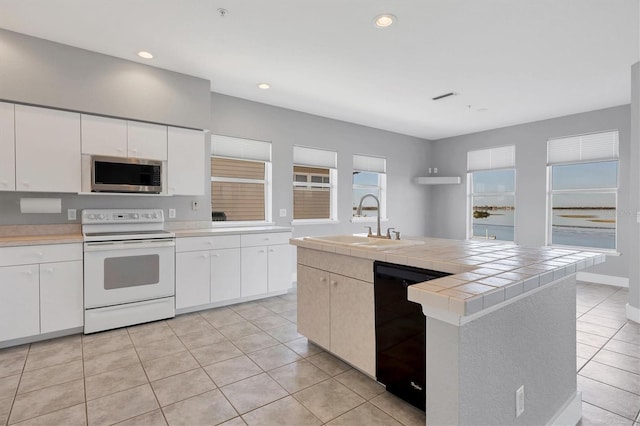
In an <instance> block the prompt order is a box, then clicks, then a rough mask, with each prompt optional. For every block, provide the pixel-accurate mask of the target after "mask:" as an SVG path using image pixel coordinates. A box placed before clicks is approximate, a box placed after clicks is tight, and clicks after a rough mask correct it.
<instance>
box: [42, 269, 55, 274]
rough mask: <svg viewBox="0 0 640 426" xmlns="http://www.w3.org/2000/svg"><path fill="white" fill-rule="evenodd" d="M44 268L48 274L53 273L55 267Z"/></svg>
mask: <svg viewBox="0 0 640 426" xmlns="http://www.w3.org/2000/svg"><path fill="white" fill-rule="evenodd" d="M42 270H43V271H44V272H46V273H48V274H51V273H53V268H42Z"/></svg>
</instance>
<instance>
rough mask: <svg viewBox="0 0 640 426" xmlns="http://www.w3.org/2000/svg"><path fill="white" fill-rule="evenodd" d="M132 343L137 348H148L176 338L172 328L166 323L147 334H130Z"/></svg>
mask: <svg viewBox="0 0 640 426" xmlns="http://www.w3.org/2000/svg"><path fill="white" fill-rule="evenodd" d="M130 337H131V341H132V342H133V344H134V345H135V346H136V347H141V346H147V345H149V344H151V343H153V342H158V341H160V340H167V339H172V338H175V337H176V334H175V333H174V332H173V330H172V329H171V327H169V326H168V325H167V324H165V323H164V322H163V323H161V324H159V325H156V326H155V327H153V328H151V329H150V330H149V331H146V332H135V333H130Z"/></svg>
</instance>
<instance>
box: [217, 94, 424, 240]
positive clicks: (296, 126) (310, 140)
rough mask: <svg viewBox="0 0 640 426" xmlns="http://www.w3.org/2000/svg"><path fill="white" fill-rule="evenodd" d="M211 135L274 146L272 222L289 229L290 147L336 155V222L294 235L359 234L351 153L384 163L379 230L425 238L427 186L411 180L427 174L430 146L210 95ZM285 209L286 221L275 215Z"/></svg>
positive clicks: (304, 227)
mask: <svg viewBox="0 0 640 426" xmlns="http://www.w3.org/2000/svg"><path fill="white" fill-rule="evenodd" d="M211 105H212V108H211V113H212V119H211V122H212V125H211V133H212V134H221V135H227V136H235V137H241V138H249V139H258V140H263V141H269V142H271V143H272V154H273V155H272V156H273V219H274V221H275V222H276V224H277V225H282V226H290V225H291V219H292V211H293V190H292V173H293V145H305V146H310V147H318V148H325V149H332V150H336V151H337V152H338V219H339V221H340V223H338V224H322V225H300V226H296V227H295V230H294V235H295V236H303V235H319V234H338V233H352V232H362V231H363V226H364V225H365V224H362V223H351V222H350V220H351V212H352V210H351V209H352V191H351V177H352V170H353V159H352V155H353V154H370V155H376V156H382V157H385V158H386V159H387V187H388V195H387V216H388V217H389V222H387V223H383V225H382V227H383V228H385V229H386V228H387V227H388V226H391V227H396V228H397V229H398V230H400V231H401V232H402V233H403V235H424V234H425V233H426V232H427V230H428V228H429V221H430V218H429V216H428V215H426V214H425V209H426V208H428V206H429V188H428V187H426V186H421V185H414V184H413V183H411V179H412V178H413V177H415V176H419V175H422V174H424V173H425V172H426V170H427V163H428V159H429V153H430V145H429V142H428V141H426V140H424V139H418V138H414V137H410V136H404V135H400V134H397V133H391V132H387V131H383V130H377V129H373V128H370V127H364V126H359V125H356V124H351V123H347V122H343V121H337V120H332V119H328V118H323V117H318V116H314V115H310V114H305V113H301V112H297V111H292V110H288V109H283V108H278V107H273V106H269V105H265V104H260V103H256V102H251V101H247V100H244V99H240V98H234V97H230V96H226V95H221V94H216V93H213V94H212V95H211ZM280 209H287V217H285V218H281V217H279V215H278V212H279V210H280Z"/></svg>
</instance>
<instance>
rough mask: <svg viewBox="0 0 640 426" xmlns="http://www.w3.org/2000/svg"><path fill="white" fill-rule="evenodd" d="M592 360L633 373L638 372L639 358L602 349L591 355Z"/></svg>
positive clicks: (639, 368) (639, 366)
mask: <svg viewBox="0 0 640 426" xmlns="http://www.w3.org/2000/svg"><path fill="white" fill-rule="evenodd" d="M593 360H594V361H598V362H600V363H602V364H607V365H610V366H612V367H616V368H619V369H621V370H625V371H629V372H631V373H634V374H640V358H636V357H632V356H628V355H624V354H620V353H617V352H611V351H608V350H606V349H603V350H601V351H600V352H598V353H597V354H596V356H594V357H593Z"/></svg>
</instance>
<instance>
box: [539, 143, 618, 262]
mask: <svg viewBox="0 0 640 426" xmlns="http://www.w3.org/2000/svg"><path fill="white" fill-rule="evenodd" d="M547 164H548V177H549V178H548V181H549V191H548V205H549V214H548V220H547V222H548V224H549V234H548V241H549V243H550V244H554V245H563V246H576V247H588V248H596V249H603V250H615V249H616V208H617V198H618V132H617V131H611V132H603V133H594V134H588V135H580V136H571V137H566V138H559V139H551V140H549V141H548V142H547Z"/></svg>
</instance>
